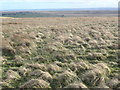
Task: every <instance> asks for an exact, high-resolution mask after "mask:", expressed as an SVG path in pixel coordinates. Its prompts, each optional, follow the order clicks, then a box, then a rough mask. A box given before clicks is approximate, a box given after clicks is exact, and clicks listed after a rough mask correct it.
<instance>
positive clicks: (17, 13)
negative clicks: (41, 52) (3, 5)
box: [2, 10, 118, 18]
mask: <svg viewBox="0 0 120 90" xmlns="http://www.w3.org/2000/svg"><path fill="white" fill-rule="evenodd" d="M117 14H118V11H117V10H116V11H115V10H114V11H109V10H108V11H105V10H103V11H95V10H94V11H4V12H2V16H3V17H17V18H19V17H23V18H25V17H83V16H84V17H94V16H118V15H117Z"/></svg>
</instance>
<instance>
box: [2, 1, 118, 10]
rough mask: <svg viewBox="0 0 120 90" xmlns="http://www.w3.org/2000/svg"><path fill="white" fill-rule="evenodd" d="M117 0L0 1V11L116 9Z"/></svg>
mask: <svg viewBox="0 0 120 90" xmlns="http://www.w3.org/2000/svg"><path fill="white" fill-rule="evenodd" d="M118 1H119V0H0V10H20V9H63V8H105V7H111V8H117V7H118Z"/></svg>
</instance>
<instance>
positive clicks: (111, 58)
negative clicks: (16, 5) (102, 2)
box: [2, 17, 119, 88]
mask: <svg viewBox="0 0 120 90" xmlns="http://www.w3.org/2000/svg"><path fill="white" fill-rule="evenodd" d="M2 35H3V38H2V39H3V46H2V49H3V82H4V83H3V86H4V87H19V86H21V85H22V86H21V87H27V86H26V85H24V83H26V82H29V80H32V79H37V80H39V79H38V78H41V79H43V80H45V81H46V82H48V83H49V84H50V87H52V88H55V87H57V88H58V87H69V85H70V84H71V83H75V82H77V84H79V83H80V79H81V80H82V83H83V84H84V85H85V86H86V87H101V86H100V85H101V84H103V85H104V86H105V85H106V86H108V87H110V88H113V87H117V85H119V83H118V82H117V81H115V82H116V83H117V84H115V85H114V84H112V85H111V84H108V82H111V83H112V80H113V79H114V78H115V80H117V79H119V67H118V63H117V62H118V61H117V59H116V57H117V53H118V50H117V45H118V42H117V37H118V35H117V18H116V17H111V18H109V17H94V18H93V17H92V18H91V17H87V18H85V17H83V18H80V17H79V18H29V19H27V18H24V19H17V18H16V19H3V34H2ZM106 64H107V65H106ZM94 67H95V68H94ZM10 70H12V71H10ZM36 70H38V71H36ZM39 70H41V71H39ZM96 70H97V71H96ZM42 72H44V74H43V76H44V77H43V76H42V74H41V73H42ZM46 72H48V73H49V74H50V75H49V77H46V75H47V76H48V73H46ZM88 72H89V73H88ZM91 72H95V73H96V74H93V73H92V74H91ZM16 73H17V74H16ZM87 75H88V76H87ZM66 76H67V77H66ZM89 76H93V77H94V78H92V80H91V77H89ZM51 77H52V78H51ZM95 77H96V78H95ZM78 78H79V79H78ZM87 78H88V79H87ZM64 79H65V80H66V81H64ZM37 80H34V82H37ZM102 80H103V81H102ZM30 82H32V81H30ZM30 82H29V83H30ZM104 82H105V83H104ZM30 84H31V83H30ZM30 84H29V85H28V87H34V85H33V86H32V84H31V85H30ZM38 84H40V83H38ZM38 84H37V85H38ZM45 86H46V85H45ZM35 87H41V84H40V86H39V85H38V86H35ZM43 87H44V85H43ZM48 87H49V86H48ZM81 87H82V86H81Z"/></svg>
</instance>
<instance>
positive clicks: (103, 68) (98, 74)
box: [82, 63, 110, 86]
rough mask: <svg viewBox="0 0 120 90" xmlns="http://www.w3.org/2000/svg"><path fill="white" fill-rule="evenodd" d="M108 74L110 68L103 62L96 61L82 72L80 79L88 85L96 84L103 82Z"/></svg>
mask: <svg viewBox="0 0 120 90" xmlns="http://www.w3.org/2000/svg"><path fill="white" fill-rule="evenodd" d="M109 74H110V68H109V67H108V66H107V65H106V64H105V63H98V64H96V65H94V66H93V67H92V68H91V69H90V70H88V71H86V72H85V73H84V74H83V76H82V80H83V81H84V82H85V83H87V84H89V85H90V86H97V85H100V84H101V83H104V82H105V79H107V75H109ZM88 82H89V83H88Z"/></svg>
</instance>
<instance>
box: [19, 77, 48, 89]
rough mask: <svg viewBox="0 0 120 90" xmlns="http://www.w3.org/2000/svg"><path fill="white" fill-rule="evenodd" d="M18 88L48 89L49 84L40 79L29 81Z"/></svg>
mask: <svg viewBox="0 0 120 90" xmlns="http://www.w3.org/2000/svg"><path fill="white" fill-rule="evenodd" d="M20 88H50V84H49V83H48V82H46V81H44V80H42V79H31V80H29V81H28V82H26V83H24V84H23V85H22V86H20Z"/></svg>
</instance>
